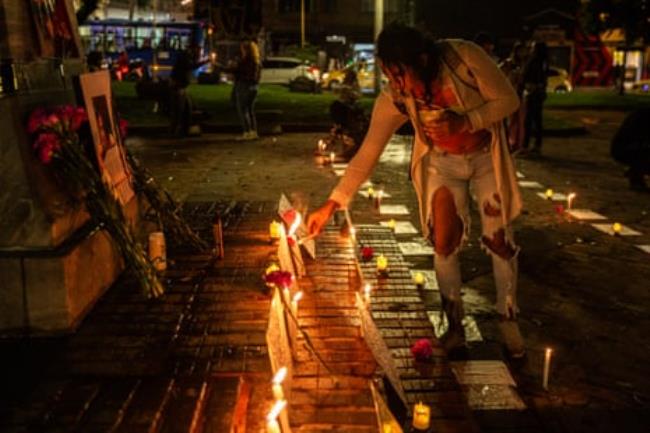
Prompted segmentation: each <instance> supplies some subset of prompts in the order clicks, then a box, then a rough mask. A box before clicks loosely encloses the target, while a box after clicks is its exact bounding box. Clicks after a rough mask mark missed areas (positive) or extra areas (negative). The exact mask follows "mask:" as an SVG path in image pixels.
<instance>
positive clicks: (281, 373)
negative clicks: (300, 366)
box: [272, 367, 287, 401]
mask: <svg viewBox="0 0 650 433" xmlns="http://www.w3.org/2000/svg"><path fill="white" fill-rule="evenodd" d="M286 377H287V367H282V368H281V369H279V370H278V371H277V373H275V376H273V380H272V383H273V398H275V400H276V401H279V400H284V390H283V389H282V382H283V381H284V379H285V378H286Z"/></svg>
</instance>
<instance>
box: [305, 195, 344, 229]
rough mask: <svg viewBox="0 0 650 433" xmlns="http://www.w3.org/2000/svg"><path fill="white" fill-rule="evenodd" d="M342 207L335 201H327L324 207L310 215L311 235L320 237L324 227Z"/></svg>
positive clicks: (308, 224)
mask: <svg viewBox="0 0 650 433" xmlns="http://www.w3.org/2000/svg"><path fill="white" fill-rule="evenodd" d="M339 207H340V205H339V204H338V203H337V202H335V201H334V200H327V201H326V202H325V204H324V205H322V206H321V207H319V208H318V209H316V210H315V211H314V212H312V213H311V214H309V217H308V218H307V229H308V230H309V235H310V236H312V235H319V234H320V232H321V231H323V227H324V226H325V224H327V222H328V221H329V220H330V218H332V215H333V214H334V212H335V211H336V210H337V209H338V208H339Z"/></svg>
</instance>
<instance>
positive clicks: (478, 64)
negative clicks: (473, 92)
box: [456, 41, 519, 131]
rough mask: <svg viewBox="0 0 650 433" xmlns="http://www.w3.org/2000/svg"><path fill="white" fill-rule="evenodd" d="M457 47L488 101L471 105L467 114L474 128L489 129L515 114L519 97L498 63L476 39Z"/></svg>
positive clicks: (471, 127)
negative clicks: (477, 43) (476, 105)
mask: <svg viewBox="0 0 650 433" xmlns="http://www.w3.org/2000/svg"><path fill="white" fill-rule="evenodd" d="M456 48H457V50H458V54H459V55H460V56H461V57H462V58H463V60H464V62H465V63H466V65H467V67H468V68H469V71H470V73H471V75H472V76H473V77H474V79H475V80H476V84H477V86H478V90H479V92H480V93H481V95H482V96H483V99H484V100H485V103H484V104H483V105H481V106H478V107H468V108H469V111H468V112H467V113H466V115H467V117H468V119H469V126H470V131H478V130H481V129H486V128H488V127H490V125H492V124H493V123H496V122H500V121H501V120H503V119H504V118H506V117H507V116H509V115H510V114H512V113H513V112H514V111H515V110H516V109H517V108H518V107H519V97H518V96H517V92H516V91H515V89H514V88H513V87H512V84H511V83H510V80H508V78H507V77H506V76H505V74H504V73H503V72H502V71H501V70H500V69H499V68H498V67H497V65H496V63H494V61H493V60H492V59H491V58H490V56H488V55H487V53H486V52H485V51H484V50H483V49H482V48H481V47H479V46H478V45H476V44H474V43H472V42H467V41H463V42H462V43H460V44H458V45H457V46H456Z"/></svg>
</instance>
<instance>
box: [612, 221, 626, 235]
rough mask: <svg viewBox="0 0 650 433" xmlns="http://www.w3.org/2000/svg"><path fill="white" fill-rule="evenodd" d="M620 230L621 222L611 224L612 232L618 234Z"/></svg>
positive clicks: (621, 227)
mask: <svg viewBox="0 0 650 433" xmlns="http://www.w3.org/2000/svg"><path fill="white" fill-rule="evenodd" d="M621 230H623V226H622V225H621V223H614V224H612V231H613V232H614V235H616V236H619V235H620V234H621Z"/></svg>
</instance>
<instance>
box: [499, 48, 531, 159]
mask: <svg viewBox="0 0 650 433" xmlns="http://www.w3.org/2000/svg"><path fill="white" fill-rule="evenodd" d="M527 59H528V49H527V48H526V45H525V44H524V43H523V42H519V41H518V42H515V44H514V45H513V47H512V51H511V53H510V57H508V58H507V59H505V60H504V61H503V62H501V63H500V64H499V67H500V68H501V70H502V71H503V73H504V74H506V77H508V79H509V80H510V83H511V84H512V87H514V89H515V91H516V92H517V96H519V100H520V101H521V103H520V105H519V109H518V110H517V111H515V112H514V113H512V115H511V116H510V117H509V118H508V119H507V122H508V123H507V125H508V131H507V133H508V146H509V147H510V152H511V153H515V152H518V151H519V150H521V149H522V147H523V143H524V138H525V130H526V126H525V122H526V101H525V95H524V67H525V66H526V62H527Z"/></svg>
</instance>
